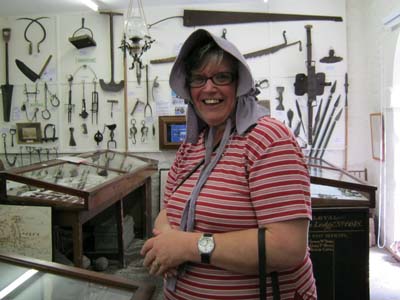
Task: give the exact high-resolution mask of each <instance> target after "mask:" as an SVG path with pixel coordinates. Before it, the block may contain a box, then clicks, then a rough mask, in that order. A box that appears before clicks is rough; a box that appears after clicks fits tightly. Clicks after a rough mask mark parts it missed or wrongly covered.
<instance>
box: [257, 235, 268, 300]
mask: <svg viewBox="0 0 400 300" xmlns="http://www.w3.org/2000/svg"><path fill="white" fill-rule="evenodd" d="M266 262H267V259H266V255H265V228H258V273H259V274H258V276H259V279H260V300H265V299H267V286H266V285H267V271H266V268H265V265H266Z"/></svg>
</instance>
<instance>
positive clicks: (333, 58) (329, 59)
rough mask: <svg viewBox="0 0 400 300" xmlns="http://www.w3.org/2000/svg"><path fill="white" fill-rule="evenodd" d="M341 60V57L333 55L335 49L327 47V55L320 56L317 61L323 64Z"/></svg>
mask: <svg viewBox="0 0 400 300" xmlns="http://www.w3.org/2000/svg"><path fill="white" fill-rule="evenodd" d="M342 60H343V57H340V56H336V55H335V50H333V49H329V55H328V56H325V57H323V58H321V59H320V60H319V61H320V62H322V63H325V64H334V63H337V62H339V61H342Z"/></svg>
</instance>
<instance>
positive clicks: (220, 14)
mask: <svg viewBox="0 0 400 300" xmlns="http://www.w3.org/2000/svg"><path fill="white" fill-rule="evenodd" d="M307 20H314V21H334V22H342V21H343V19H342V17H337V16H315V15H296V14H275V13H259V12H236V11H212V10H191V9H185V10H184V11H183V26H205V25H223V24H238V23H253V22H288V21H307Z"/></svg>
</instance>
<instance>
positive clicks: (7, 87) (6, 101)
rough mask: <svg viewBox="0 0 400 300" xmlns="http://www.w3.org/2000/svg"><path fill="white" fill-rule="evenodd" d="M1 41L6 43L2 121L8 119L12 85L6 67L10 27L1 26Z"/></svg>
mask: <svg viewBox="0 0 400 300" xmlns="http://www.w3.org/2000/svg"><path fill="white" fill-rule="evenodd" d="M2 34H3V41H4V43H5V45H6V48H5V54H6V55H5V58H6V84H2V85H1V94H2V97H3V120H4V122H9V121H10V113H11V102H12V94H13V89H14V86H13V85H12V84H10V82H9V68H8V43H9V42H10V38H11V28H3V30H2Z"/></svg>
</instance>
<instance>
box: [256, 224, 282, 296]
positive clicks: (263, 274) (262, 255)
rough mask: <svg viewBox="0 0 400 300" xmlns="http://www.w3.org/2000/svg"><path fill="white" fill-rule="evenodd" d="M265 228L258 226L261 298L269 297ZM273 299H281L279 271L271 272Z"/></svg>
mask: <svg viewBox="0 0 400 300" xmlns="http://www.w3.org/2000/svg"><path fill="white" fill-rule="evenodd" d="M266 256H267V255H266V249H265V228H258V273H259V283H260V300H266V299H267V270H266V262H267V258H266ZM270 275H271V282H272V294H273V300H280V299H281V296H280V291H279V282H278V273H277V272H271V274H270Z"/></svg>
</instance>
